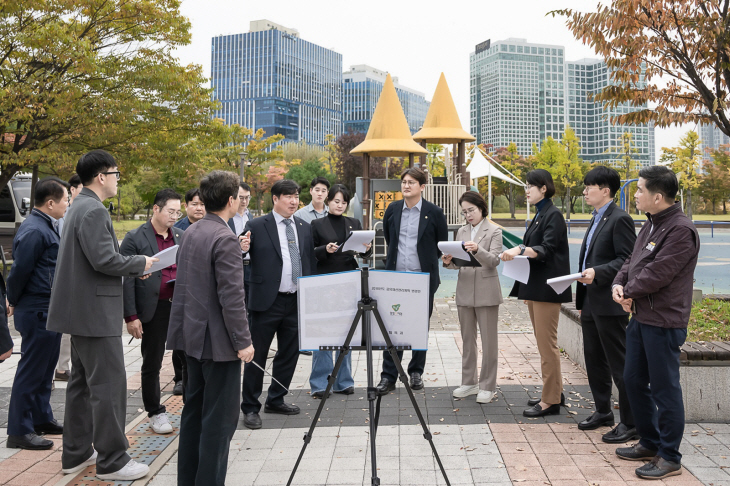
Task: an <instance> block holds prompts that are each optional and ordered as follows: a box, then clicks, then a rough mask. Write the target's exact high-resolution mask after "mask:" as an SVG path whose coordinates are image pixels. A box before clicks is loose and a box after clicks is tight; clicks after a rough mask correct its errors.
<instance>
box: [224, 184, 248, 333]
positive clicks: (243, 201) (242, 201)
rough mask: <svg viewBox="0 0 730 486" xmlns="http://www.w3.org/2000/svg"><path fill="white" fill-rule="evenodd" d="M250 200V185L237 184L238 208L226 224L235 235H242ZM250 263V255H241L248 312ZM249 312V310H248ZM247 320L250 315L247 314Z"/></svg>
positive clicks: (246, 221)
mask: <svg viewBox="0 0 730 486" xmlns="http://www.w3.org/2000/svg"><path fill="white" fill-rule="evenodd" d="M250 201H251V186H249V185H248V184H246V183H245V182H240V183H239V184H238V210H237V211H236V214H234V215H233V217H232V218H231V219H229V220H228V226H229V227H230V228H231V231H233V234H235V235H236V236H241V235H243V228H245V227H246V223H248V222H249V221H250V220H251V219H252V217H251V211H249V210H248V203H249V202H250ZM250 265H251V256H249V255H244V256H243V287H244V292H245V293H246V311H247V312H248V284H249V281H250V275H249V267H250ZM249 314H250V312H249ZM248 317H249V322H250V319H251V316H250V315H248Z"/></svg>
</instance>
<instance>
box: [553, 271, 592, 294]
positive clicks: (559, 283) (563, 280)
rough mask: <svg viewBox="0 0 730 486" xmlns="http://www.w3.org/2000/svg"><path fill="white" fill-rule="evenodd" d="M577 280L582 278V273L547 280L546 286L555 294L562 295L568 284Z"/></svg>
mask: <svg viewBox="0 0 730 486" xmlns="http://www.w3.org/2000/svg"><path fill="white" fill-rule="evenodd" d="M579 278H583V274H582V273H571V274H570V275H564V276H562V277H555V278H549V279H548V280H547V284H548V285H549V286H551V287H552V288H553V290H554V291H555V292H556V293H558V294H562V293H563V292H565V289H567V288H568V287H570V284H572V283H573V282H575V281H576V280H578V279H579Z"/></svg>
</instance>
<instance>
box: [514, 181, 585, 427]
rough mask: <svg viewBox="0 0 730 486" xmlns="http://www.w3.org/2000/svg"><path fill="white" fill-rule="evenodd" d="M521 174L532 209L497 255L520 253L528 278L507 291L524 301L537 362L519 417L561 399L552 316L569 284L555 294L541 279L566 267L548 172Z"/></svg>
mask: <svg viewBox="0 0 730 486" xmlns="http://www.w3.org/2000/svg"><path fill="white" fill-rule="evenodd" d="M526 179H527V185H526V186H525V192H526V196H527V201H528V202H529V203H530V204H534V205H535V207H536V208H537V214H536V215H535V218H534V219H533V220H532V223H530V226H529V227H528V228H527V231H526V232H525V236H524V238H523V240H524V241H523V244H522V245H520V246H518V247H515V248H511V249H509V250H507V251H505V252H504V253H502V260H504V261H509V260H513V259H514V257H515V256H517V255H525V256H527V257H528V258H529V260H528V261H529V262H530V279H529V281H528V282H527V283H526V284H523V283H521V282H518V281H515V285H514V287H513V288H512V292H510V296H511V297H517V298H518V299H521V300H524V301H525V303H527V308H528V310H529V312H530V320H531V321H532V328H533V330H534V332H535V340H536V341H537V349H538V351H539V352H540V359H541V362H542V373H541V374H542V383H543V387H542V397H541V399H533V400H529V401H528V402H527V404H528V405H530V406H531V408H528V409H527V410H525V411H524V412H523V413H522V414H523V415H524V416H525V417H541V416H543V415H557V414H559V413H560V405H561V404H564V403H565V397H564V395H563V393H562V392H563V378H562V375H561V371H560V349H559V348H558V319H559V317H560V305H561V304H562V303H563V302H570V301H572V300H573V294H572V291H571V288H570V287H568V288H567V289H566V290H565V291H564V292H563V293H561V294H558V293H556V292H555V291H554V290H553V289H552V287H550V286H549V285H548V284H547V282H546V281H547V280H548V279H550V278H554V277H561V276H564V275H568V274H569V273H570V254H569V251H570V250H569V247H568V232H567V230H566V227H565V219H564V218H563V215H562V214H561V213H560V210H558V208H556V207H555V206H554V205H553V203H552V201H551V199H550V198H551V197H553V195H554V194H555V184H554V183H553V178H552V176H551V175H550V173H549V172H548V171H546V170H544V169H536V170H533V171H531V172H528V173H527V177H526Z"/></svg>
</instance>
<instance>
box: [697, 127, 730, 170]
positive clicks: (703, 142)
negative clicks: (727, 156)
mask: <svg viewBox="0 0 730 486" xmlns="http://www.w3.org/2000/svg"><path fill="white" fill-rule="evenodd" d="M699 136H700V150H701V151H702V160H703V161H710V160H712V152H713V151H715V150H724V151H725V152H727V151H728V150H729V147H727V145H730V137H728V136H727V135H725V134H724V133H722V132H721V131H720V129H719V128H718V127H717V125H715V124H712V125H700V127H699ZM723 145H725V147H722V146H723Z"/></svg>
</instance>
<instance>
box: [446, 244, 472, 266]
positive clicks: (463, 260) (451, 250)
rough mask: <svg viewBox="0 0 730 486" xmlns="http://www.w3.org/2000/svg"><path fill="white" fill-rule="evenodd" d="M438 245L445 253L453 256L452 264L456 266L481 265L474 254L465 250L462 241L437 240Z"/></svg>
mask: <svg viewBox="0 0 730 486" xmlns="http://www.w3.org/2000/svg"><path fill="white" fill-rule="evenodd" d="M438 247H439V250H441V252H443V253H444V254H445V255H451V256H452V257H453V260H452V261H453V262H454V265H456V266H457V267H481V266H482V264H481V263H479V262H478V261H477V260H476V258H474V255H472V254H470V253H469V252H468V251H466V248H465V247H464V242H463V241H439V242H438Z"/></svg>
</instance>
